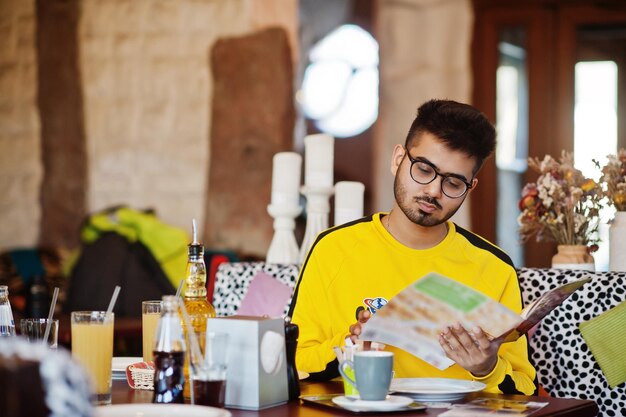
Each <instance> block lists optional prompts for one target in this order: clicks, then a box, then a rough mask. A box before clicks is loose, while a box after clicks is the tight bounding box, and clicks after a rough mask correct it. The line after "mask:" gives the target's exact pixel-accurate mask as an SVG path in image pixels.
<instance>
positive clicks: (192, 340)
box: [178, 297, 204, 372]
mask: <svg viewBox="0 0 626 417" xmlns="http://www.w3.org/2000/svg"><path fill="white" fill-rule="evenodd" d="M178 300H179V304H180V309H181V310H182V312H183V322H184V323H185V326H186V327H187V334H188V335H189V344H190V345H191V346H190V348H191V353H192V354H191V357H190V358H189V364H190V365H191V366H192V367H193V369H194V372H195V371H196V367H197V363H196V362H197V360H198V358H200V364H203V363H204V356H202V351H201V350H200V344H198V338H197V337H196V333H195V332H194V331H193V328H192V327H191V320H190V319H189V314H187V309H186V308H185V303H184V302H183V299H182V298H180V297H179V298H178ZM194 356H195V358H196V360H194Z"/></svg>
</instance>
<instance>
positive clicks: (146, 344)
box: [141, 300, 162, 362]
mask: <svg viewBox="0 0 626 417" xmlns="http://www.w3.org/2000/svg"><path fill="white" fill-rule="evenodd" d="M161 305H162V304H161V300H154V301H142V302H141V330H142V340H143V343H142V345H143V361H144V362H148V361H151V360H153V359H154V358H153V356H154V352H153V351H154V335H155V333H156V328H157V324H158V323H159V317H161Z"/></svg>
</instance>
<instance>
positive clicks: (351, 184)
mask: <svg viewBox="0 0 626 417" xmlns="http://www.w3.org/2000/svg"><path fill="white" fill-rule="evenodd" d="M364 192H365V185H363V183H360V182H356V181H340V182H338V183H337V184H335V226H337V225H340V224H344V223H347V222H350V221H352V220H356V219H360V218H361V217H363V194H364Z"/></svg>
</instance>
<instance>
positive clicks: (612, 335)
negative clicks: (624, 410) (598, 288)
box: [578, 301, 626, 388]
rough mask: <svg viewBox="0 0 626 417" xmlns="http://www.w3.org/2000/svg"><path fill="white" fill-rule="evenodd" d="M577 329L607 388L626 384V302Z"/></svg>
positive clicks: (581, 324)
mask: <svg viewBox="0 0 626 417" xmlns="http://www.w3.org/2000/svg"><path fill="white" fill-rule="evenodd" d="M578 327H579V329H580V333H581V334H582V336H583V338H584V339H585V341H586V342H587V346H589V349H591V353H592V354H593V357H594V358H595V359H596V361H597V362H598V365H600V368H601V369H602V372H603V373H604V376H605V377H606V379H607V381H608V383H609V386H610V387H611V388H615V387H616V386H618V385H619V384H621V383H623V382H624V381H626V359H625V351H624V346H626V301H623V302H622V303H621V304H619V305H617V306H616V307H613V308H612V309H610V310H608V311H605V312H604V313H602V314H600V315H599V316H597V317H595V318H593V319H591V320H589V321H587V322H585V323H580V325H579V326H578Z"/></svg>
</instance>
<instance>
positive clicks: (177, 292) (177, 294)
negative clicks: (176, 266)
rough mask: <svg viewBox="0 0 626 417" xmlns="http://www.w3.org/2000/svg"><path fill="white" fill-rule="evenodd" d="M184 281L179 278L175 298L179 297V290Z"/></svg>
mask: <svg viewBox="0 0 626 417" xmlns="http://www.w3.org/2000/svg"><path fill="white" fill-rule="evenodd" d="M184 283H185V280H184V279H181V280H180V283H179V284H178V289H177V290H176V298H180V291H181V290H182V289H183V284H184Z"/></svg>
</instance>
